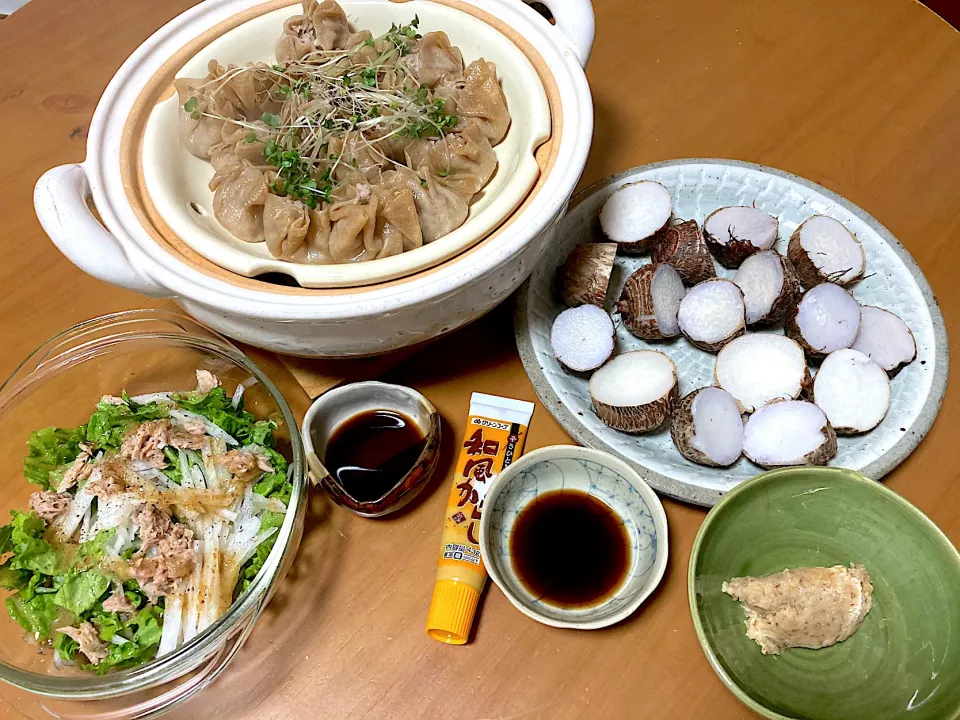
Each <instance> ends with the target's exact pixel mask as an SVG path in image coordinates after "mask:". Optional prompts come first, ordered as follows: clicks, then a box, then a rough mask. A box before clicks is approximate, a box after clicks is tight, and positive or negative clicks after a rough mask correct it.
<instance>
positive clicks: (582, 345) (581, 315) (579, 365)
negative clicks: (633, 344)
mask: <svg viewBox="0 0 960 720" xmlns="http://www.w3.org/2000/svg"><path fill="white" fill-rule="evenodd" d="M614 333H615V330H614V327H613V320H611V319H610V316H609V315H607V312H606V310H604V309H603V308H599V307H597V306H596V305H580V306H578V307H574V308H567V309H566V310H564V311H563V312H562V313H560V314H559V315H557V317H556V319H555V320H554V321H553V326H552V327H551V328H550V345H551V347H553V354H554V355H555V356H556V358H557V360H559V361H560V363H561V364H562V365H564V366H565V367H567V368H569V369H570V370H573V371H574V372H586V371H587V370H596V369H597V368H598V367H600V366H601V365H603V364H604V363H605V362H606V361H607V359H608V358H609V357H610V356H611V355H612V354H613V346H614V337H613V336H614Z"/></svg>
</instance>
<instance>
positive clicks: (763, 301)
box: [733, 250, 800, 327]
mask: <svg viewBox="0 0 960 720" xmlns="http://www.w3.org/2000/svg"><path fill="white" fill-rule="evenodd" d="M733 281H734V282H735V283H736V284H737V285H738V286H739V288H740V289H741V290H742V291H743V302H744V305H745V307H746V320H747V326H748V327H765V326H767V325H772V324H774V323H777V322H779V321H780V320H783V318H784V317H785V316H786V314H787V312H788V311H789V310H790V308H792V307H793V306H794V305H796V304H797V301H798V300H799V299H800V281H799V279H797V275H796V273H795V272H794V270H793V266H792V265H791V264H790V261H789V260H787V259H786V258H785V257H783V256H782V255H780V254H779V253H778V252H777V251H776V250H762V251H760V252H758V253H756V254H754V255H751V256H750V257H748V258H747V259H746V260H744V261H743V263H742V264H741V265H740V268H739V269H738V270H737V273H736V275H734V276H733Z"/></svg>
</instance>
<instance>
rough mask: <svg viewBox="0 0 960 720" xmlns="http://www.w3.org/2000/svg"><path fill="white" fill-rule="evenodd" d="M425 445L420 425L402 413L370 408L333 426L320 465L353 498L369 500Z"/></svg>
mask: <svg viewBox="0 0 960 720" xmlns="http://www.w3.org/2000/svg"><path fill="white" fill-rule="evenodd" d="M425 446H426V438H424V436H423V433H422V432H420V428H419V427H417V424H416V423H415V422H414V421H413V420H411V419H410V418H408V417H407V416H406V415H402V414H401V413H397V412H393V411H392V410H371V411H368V412H364V413H360V414H359V415H355V416H354V417H352V418H350V419H349V420H347V421H346V422H345V423H343V424H342V425H340V426H339V427H337V428H336V430H334V432H333V435H331V437H330V440H329V441H328V442H327V452H326V457H325V458H324V465H325V466H326V468H327V470H329V471H330V473H331V474H332V475H333V476H334V477H336V478H337V480H339V481H340V485H341V487H342V488H343V489H344V490H346V491H347V492H348V493H349V494H350V495H351V496H353V498H354V499H355V500H358V501H360V502H372V501H374V500H379V499H380V498H382V497H383V496H384V495H386V494H387V493H388V492H390V490H392V489H393V488H394V486H396V484H397V483H398V482H400V480H401V479H402V478H403V476H404V475H406V474H407V473H408V472H410V470H412V469H413V466H414V465H415V464H416V462H417V458H419V457H420V453H421V452H423V449H424V447H425Z"/></svg>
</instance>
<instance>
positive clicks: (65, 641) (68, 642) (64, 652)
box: [52, 632, 80, 660]
mask: <svg viewBox="0 0 960 720" xmlns="http://www.w3.org/2000/svg"><path fill="white" fill-rule="evenodd" d="M52 640H53V647H54V649H55V650H56V651H57V652H58V653H60V657H62V658H63V659H64V660H70V659H71V658H72V657H73V655H74V653H76V652H78V651H79V650H80V643H78V642H77V641H76V640H74V639H73V638H72V637H70V636H69V635H65V634H64V633H62V632H55V633H54V634H53V638H52Z"/></svg>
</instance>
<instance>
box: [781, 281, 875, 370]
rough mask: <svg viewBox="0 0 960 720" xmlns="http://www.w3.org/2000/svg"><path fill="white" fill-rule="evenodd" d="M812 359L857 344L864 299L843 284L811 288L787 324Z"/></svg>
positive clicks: (794, 337) (789, 332) (790, 333)
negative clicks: (861, 306)
mask: <svg viewBox="0 0 960 720" xmlns="http://www.w3.org/2000/svg"><path fill="white" fill-rule="evenodd" d="M783 329H784V332H785V333H786V335H787V337H788V338H791V339H793V340H796V341H797V342H798V343H799V344H800V347H802V348H803V351H804V352H805V353H806V354H807V357H809V358H810V359H811V360H821V359H823V358H824V357H826V356H827V355H829V354H830V353H832V352H833V351H834V350H841V349H842V348H848V347H850V346H851V345H852V344H853V341H854V340H855V339H856V337H857V331H858V330H859V329H860V303H858V302H857V301H856V299H855V298H854V297H853V295H851V294H850V293H848V292H847V291H846V290H844V289H843V288H842V287H840V286H839V285H834V284H832V283H824V284H822V285H817V286H816V287H813V288H811V289H810V290H807V292H806V293H804V295H803V297H802V298H801V299H800V302H799V303H798V304H797V306H796V307H794V308H793V309H791V310H790V312H788V313H787V319H786V322H785V323H784V324H783Z"/></svg>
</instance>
